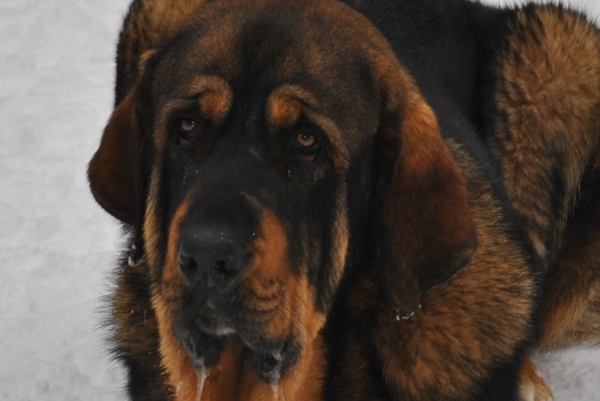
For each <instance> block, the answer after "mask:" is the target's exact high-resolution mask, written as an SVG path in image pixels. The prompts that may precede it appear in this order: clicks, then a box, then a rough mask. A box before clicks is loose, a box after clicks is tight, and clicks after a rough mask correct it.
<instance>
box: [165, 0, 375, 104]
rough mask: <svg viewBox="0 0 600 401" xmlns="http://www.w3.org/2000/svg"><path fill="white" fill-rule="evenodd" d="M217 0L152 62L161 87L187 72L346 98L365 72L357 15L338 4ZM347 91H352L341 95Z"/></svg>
mask: <svg viewBox="0 0 600 401" xmlns="http://www.w3.org/2000/svg"><path fill="white" fill-rule="evenodd" d="M220 3H226V2H216V3H212V4H209V5H207V7H206V9H201V10H200V11H199V13H198V15H197V16H196V17H195V18H191V19H190V21H189V22H188V23H187V24H185V25H184V26H185V28H183V30H182V31H180V32H179V33H178V34H176V35H174V39H173V40H172V41H171V42H170V43H169V44H168V45H167V46H166V47H165V48H164V49H163V52H162V54H161V56H160V60H159V64H158V68H157V74H159V75H160V81H159V84H160V86H161V88H160V89H162V90H160V91H159V92H161V93H165V92H173V91H178V90H185V87H186V85H187V84H188V82H189V80H190V78H192V77H195V76H198V75H216V76H220V77H222V78H223V79H224V80H226V81H227V82H231V83H234V82H235V81H236V80H237V81H240V82H242V83H245V84H257V85H262V86H265V85H266V86H271V87H272V88H271V89H274V88H275V87H277V86H280V85H282V84H290V83H292V84H301V85H307V86H312V87H313V89H314V90H315V91H320V92H322V95H323V96H325V97H326V95H327V94H331V93H339V94H343V95H345V96H346V97H347V96H351V95H352V93H354V92H356V89H357V88H356V87H354V84H355V83H356V82H357V81H358V80H360V79H362V80H365V78H366V77H367V76H369V74H370V72H369V60H368V56H367V55H366V54H365V52H364V51H362V48H364V47H365V46H364V43H363V42H365V41H367V40H370V37H369V35H366V36H365V35H360V34H358V35H357V30H356V29H355V27H354V25H356V24H357V21H356V18H355V17H356V16H354V15H352V13H353V12H352V11H350V10H348V9H346V8H345V7H344V6H343V5H340V4H335V7H334V6H332V5H331V4H329V3H330V2H328V1H324V2H313V1H299V2H293V3H292V2H285V1H276V0H275V1H273V0H267V1H262V2H260V1H259V2H242V3H239V4H236V5H237V6H236V7H232V6H224V4H220ZM249 3H251V4H249ZM210 6H213V7H212V8H211V7H210ZM360 22H363V21H360ZM360 22H359V25H361V24H360ZM363 25H364V22H363ZM371 36H373V35H371ZM371 39H372V38H371ZM367 47H368V46H367ZM344 85H352V86H353V87H352V88H345V87H344ZM371 86H372V83H371ZM332 87H335V89H336V90H335V91H334V92H332V91H331V89H333V88H332ZM265 89H266V88H265ZM307 89H310V88H307ZM346 89H348V92H349V93H343V92H344V91H345V90H346ZM350 89H351V90H350ZM316 95H318V94H316Z"/></svg>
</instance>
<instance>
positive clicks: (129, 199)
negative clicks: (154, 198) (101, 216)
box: [88, 91, 141, 224]
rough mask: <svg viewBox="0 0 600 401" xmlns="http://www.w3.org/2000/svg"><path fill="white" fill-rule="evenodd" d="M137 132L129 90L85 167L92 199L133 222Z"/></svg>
mask: <svg viewBox="0 0 600 401" xmlns="http://www.w3.org/2000/svg"><path fill="white" fill-rule="evenodd" d="M140 150H141V133H140V129H139V125H138V122H137V117H136V113H135V104H134V93H133V91H131V92H130V93H129V94H128V95H127V96H126V97H125V98H124V99H123V101H122V102H121V103H120V104H119V106H118V107H117V108H116V109H115V111H114V112H113V114H112V116H111V118H110V120H109V122H108V124H107V125H106V128H105V129H104V134H103V136H102V141H101V142H100V147H99V148H98V150H97V151H96V153H95V154H94V157H93V158H92V160H91V161H90V164H89V166H88V179H89V181H90V188H91V190H92V194H93V195H94V198H96V201H97V202H98V203H99V204H100V206H102V207H103V208H104V210H106V211H107V212H108V213H110V214H112V215H113V216H114V217H116V218H117V219H119V220H121V221H122V222H124V223H127V224H134V223H135V220H136V219H135V216H136V190H139V189H141V188H140V178H139V173H140V172H139V167H138V162H139V161H140Z"/></svg>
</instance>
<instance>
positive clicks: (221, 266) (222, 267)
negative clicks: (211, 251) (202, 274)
mask: <svg viewBox="0 0 600 401" xmlns="http://www.w3.org/2000/svg"><path fill="white" fill-rule="evenodd" d="M213 269H214V270H215V272H216V273H217V274H220V275H221V276H222V277H223V278H228V277H229V276H231V275H232V274H233V273H234V272H235V269H234V268H233V266H232V264H231V262H229V261H227V260H217V261H216V262H215V264H214V266H213Z"/></svg>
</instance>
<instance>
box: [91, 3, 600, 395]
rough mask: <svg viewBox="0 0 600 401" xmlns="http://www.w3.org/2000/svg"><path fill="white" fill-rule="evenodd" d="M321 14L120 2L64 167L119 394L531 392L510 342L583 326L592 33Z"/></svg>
mask: <svg viewBox="0 0 600 401" xmlns="http://www.w3.org/2000/svg"><path fill="white" fill-rule="evenodd" d="M347 3H349V4H343V3H342V2H336V1H333V0H296V1H290V0H287V1H286V0H246V1H244V0H222V1H212V2H211V1H206V0H135V1H134V2H133V4H132V6H131V8H130V11H129V14H128V16H127V18H126V20H125V23H124V27H123V31H122V33H121V38H120V41H119V46H118V54H117V85H116V99H115V110H114V113H113V115H112V117H111V119H110V121H109V123H108V125H107V127H106V130H105V132H104V136H103V138H102V143H101V145H100V148H99V149H98V151H97V153H96V155H95V156H94V158H93V159H92V161H91V163H90V167H89V179H90V184H91V188H92V192H93V194H94V196H95V197H96V199H97V201H98V202H99V203H100V205H101V206H102V207H104V208H105V209H106V210H107V211H108V212H109V213H111V214H112V215H114V216H115V217H117V218H118V219H120V220H121V221H123V223H124V225H125V228H126V230H127V231H128V232H129V233H130V242H129V246H131V247H132V251H130V252H127V254H126V255H125V257H124V258H123V262H122V264H121V266H120V267H119V268H118V270H117V275H116V280H117V287H116V291H115V293H114V295H113V298H112V303H111V308H112V309H111V316H110V320H111V323H112V324H113V326H114V328H115V332H114V344H115V352H116V354H117V355H118V357H119V358H120V359H121V360H122V361H123V362H124V364H125V365H126V366H127V368H128V372H129V382H128V383H129V384H128V391H129V396H130V398H131V399H132V400H169V399H172V400H178V401H184V400H192V401H193V400H203V401H207V400H216V401H229V400H252V401H257V400H275V401H279V400H290V401H291V400H295V401H304V400H306V401H321V400H323V401H325V400H373V401H375V400H379V401H383V400H398V401H399V400H415V401H416V400H436V401H441V400H465V401H466V400H520V399H522V400H538V401H539V400H547V399H549V398H550V397H551V393H550V392H549V390H548V388H547V387H546V385H545V384H544V382H543V380H542V379H541V378H539V377H538V376H537V375H536V371H535V367H534V366H533V365H532V364H531V362H529V360H528V359H527V356H528V354H529V352H531V351H532V350H534V349H536V348H540V349H552V348H556V347H560V346H565V345H569V344H571V343H574V342H578V341H583V340H593V339H594V338H595V336H596V335H597V334H598V330H597V329H595V327H596V326H595V325H596V324H598V323H599V318H598V316H600V313H599V312H598V310H599V309H600V308H599V306H598V300H599V299H600V295H599V294H600V280H599V274H598V273H599V272H600V266H599V265H600V246H598V244H600V214H599V211H598V209H599V207H600V195H599V194H600V153H599V146H600V143H599V140H598V137H599V136H600V33H599V31H598V30H597V29H596V28H595V27H594V26H593V25H592V24H590V23H589V22H587V20H586V19H585V18H584V17H583V16H582V15H580V14H577V13H574V12H571V11H568V10H566V9H563V8H561V7H558V6H533V5H532V6H526V7H523V8H520V9H514V10H508V9H495V8H487V7H484V6H483V5H481V4H478V3H470V2H466V1H463V0H418V1H413V0H397V1H391V0H372V1H366V0H365V1H348V2H347ZM127 259H129V263H128V260H127Z"/></svg>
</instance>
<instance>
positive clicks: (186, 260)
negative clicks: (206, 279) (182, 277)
mask: <svg viewBox="0 0 600 401" xmlns="http://www.w3.org/2000/svg"><path fill="white" fill-rule="evenodd" d="M179 265H180V266H181V269H183V271H184V273H187V274H194V273H196V272H197V271H198V263H196V260H194V258H191V257H189V256H185V255H179Z"/></svg>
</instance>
